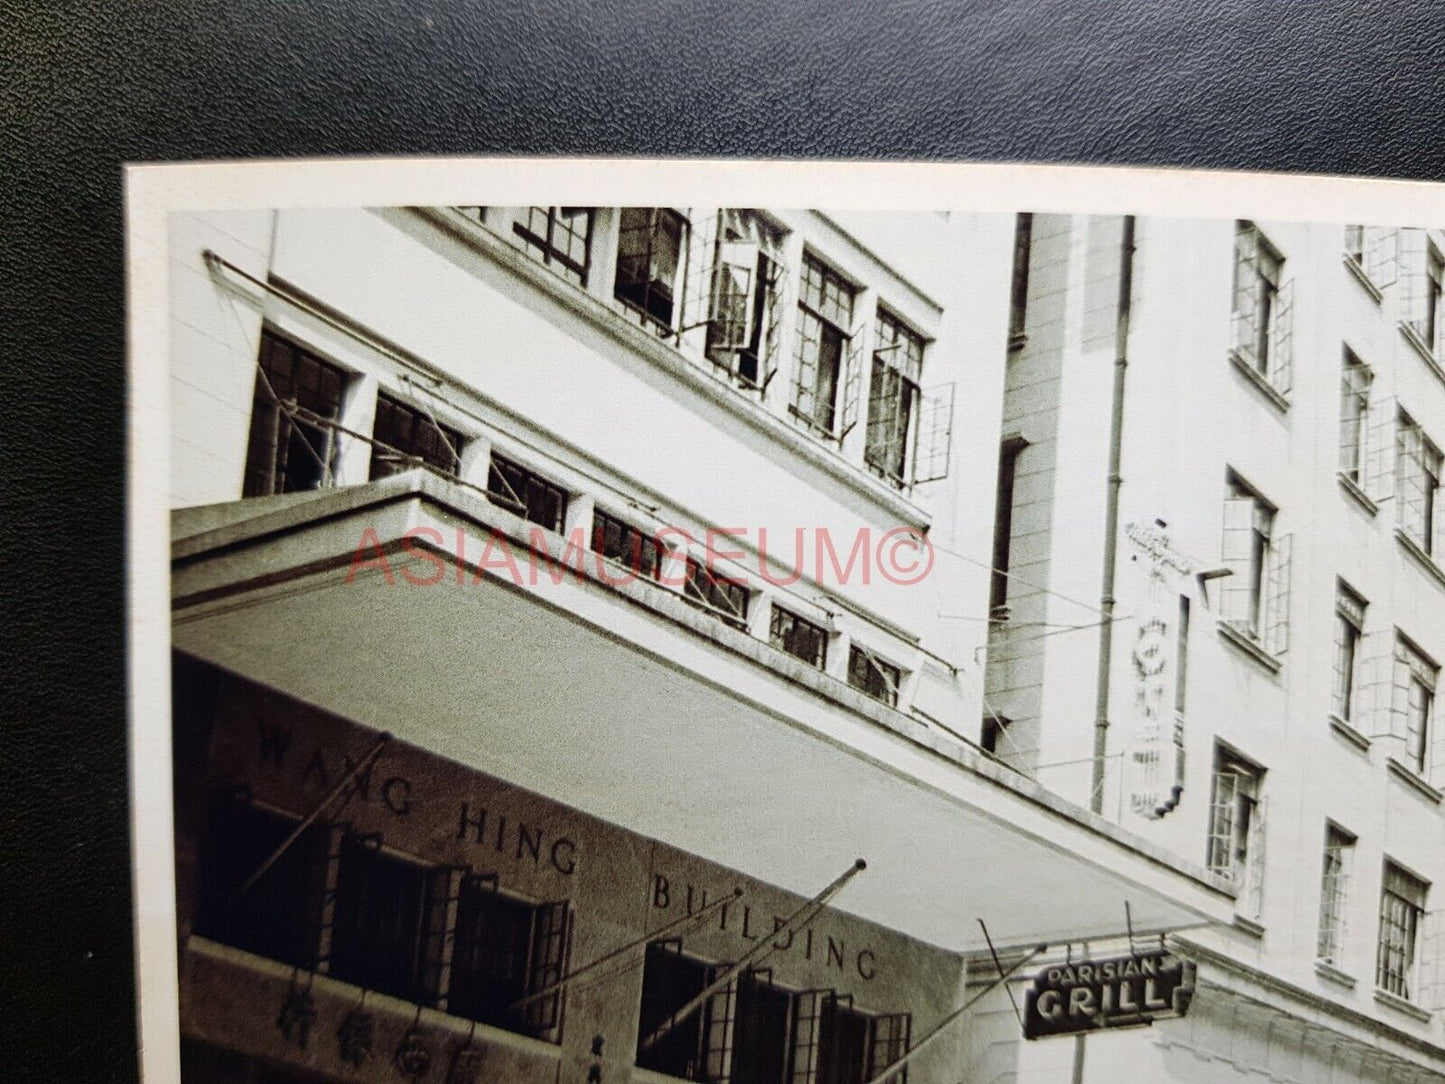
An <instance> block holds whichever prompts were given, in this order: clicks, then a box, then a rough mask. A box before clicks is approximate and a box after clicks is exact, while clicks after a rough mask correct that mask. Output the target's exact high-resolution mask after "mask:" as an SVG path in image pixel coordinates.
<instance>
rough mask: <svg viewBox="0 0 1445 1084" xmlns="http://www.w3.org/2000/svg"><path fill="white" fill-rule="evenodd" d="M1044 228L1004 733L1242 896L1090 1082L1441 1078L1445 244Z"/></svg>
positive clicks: (1000, 610)
mask: <svg viewBox="0 0 1445 1084" xmlns="http://www.w3.org/2000/svg"><path fill="white" fill-rule="evenodd" d="M1016 237H1017V241H1018V244H1017V250H1018V256H1017V260H1016V262H1015V271H1014V277H1013V282H1014V299H1013V306H1012V318H1011V333H1012V338H1011V342H1010V347H1009V349H1010V360H1009V362H1008V375H1007V386H1006V390H1005V394H1004V409H1003V414H1002V418H1003V426H1002V431H1001V433H1000V440H1001V458H1000V463H1001V471H1000V476H999V477H1000V498H999V507H1000V508H1001V510H1002V511H1001V514H1000V516H999V517H998V522H997V533H996V538H995V543H996V545H995V561H994V564H995V565H996V566H1000V567H1001V568H1003V569H1005V570H1006V571H1007V572H1008V573H1009V575H1007V576H999V577H997V579H996V582H995V586H994V590H993V593H992V595H991V599H990V602H991V606H992V614H993V617H994V621H993V624H992V626H991V632H990V645H989V653H988V654H989V662H988V676H987V682H986V686H987V688H986V699H987V702H988V704H987V708H986V716H987V719H986V722H985V732H986V744H987V745H988V746H989V747H990V748H991V749H993V750H994V751H995V752H996V754H997V755H998V756H999V757H1000V758H1001V759H1003V760H1004V761H1005V762H1006V763H1010V764H1012V765H1015V766H1017V767H1019V768H1020V769H1021V770H1022V771H1024V772H1026V773H1027V774H1029V775H1030V776H1031V777H1033V778H1036V779H1038V780H1039V781H1041V782H1043V783H1045V785H1047V786H1048V787H1049V788H1050V789H1052V790H1055V791H1057V792H1059V793H1062V794H1064V795H1066V796H1068V797H1071V798H1072V799H1073V800H1075V801H1078V802H1080V803H1081V804H1089V805H1090V806H1091V807H1092V808H1094V809H1096V810H1099V811H1100V812H1102V813H1103V814H1104V815H1105V816H1107V817H1110V818H1111V819H1113V820H1115V821H1116V822H1117V823H1119V824H1121V825H1125V826H1127V827H1129V829H1130V830H1131V831H1134V832H1137V833H1139V834H1140V835H1142V836H1144V837H1145V838H1148V839H1151V840H1153V841H1155V842H1157V843H1159V844H1161V845H1163V846H1165V847H1168V848H1169V849H1170V850H1172V851H1174V852H1175V853H1177V854H1180V855H1182V856H1185V857H1188V858H1190V859H1192V860H1194V861H1198V862H1202V863H1203V864H1205V865H1206V866H1207V867H1208V868H1209V869H1210V870H1212V871H1213V872H1215V873H1218V874H1221V875H1223V876H1225V877H1227V878H1229V879H1230V880H1231V881H1232V882H1233V883H1234V884H1235V885H1236V886H1237V888H1238V896H1237V898H1236V906H1235V914H1234V917H1233V920H1232V922H1230V923H1228V924H1226V925H1223V926H1218V927H1213V928H1210V929H1209V930H1204V931H1198V932H1195V933H1190V934H1186V935H1182V937H1181V940H1185V939H1187V940H1188V941H1189V942H1190V943H1191V944H1192V945H1194V946H1195V947H1196V949H1197V952H1196V955H1197V958H1198V961H1199V990H1198V992H1197V994H1196V998H1195V1002H1194V1006H1193V1008H1192V1010H1191V1014H1190V1016H1189V1017H1188V1018H1187V1019H1184V1020H1177V1021H1172V1022H1169V1023H1164V1024H1160V1025H1158V1026H1156V1027H1155V1028H1153V1029H1149V1030H1147V1031H1143V1030H1141V1031H1138V1032H1132V1033H1127V1034H1126V1033H1123V1032H1121V1033H1119V1034H1118V1035H1113V1036H1108V1037H1107V1042H1105V1041H1099V1040H1102V1039H1103V1038H1104V1037H1096V1039H1091V1040H1090V1044H1089V1046H1090V1050H1089V1052H1088V1053H1086V1054H1085V1055H1084V1057H1083V1060H1082V1065H1083V1073H1084V1076H1083V1079H1088V1080H1096V1079H1097V1080H1105V1079H1117V1076H1115V1075H1112V1074H1116V1073H1118V1072H1121V1071H1122V1068H1121V1067H1122V1066H1125V1065H1127V1066H1131V1067H1134V1068H1135V1070H1136V1071H1139V1072H1142V1074H1143V1076H1144V1077H1145V1078H1146V1079H1156V1078H1157V1079H1171V1080H1174V1079H1179V1080H1199V1081H1215V1080H1236V1079H1239V1076H1238V1073H1240V1072H1246V1073H1249V1074H1254V1075H1252V1076H1251V1079H1270V1080H1288V1081H1316V1080H1319V1081H1332V1080H1351V1081H1353V1080H1391V1079H1399V1080H1417V1079H1419V1080H1438V1079H1442V1074H1445V1018H1442V1009H1445V942H1442V939H1441V931H1442V929H1445V926H1442V918H1445V897H1442V893H1441V889H1440V887H1439V886H1440V885H1441V878H1442V877H1445V865H1442V863H1445V815H1442V809H1441V787H1442V785H1445V776H1442V772H1445V731H1442V730H1441V729H1440V727H1439V726H1438V725H1437V713H1436V711H1435V690H1436V687H1437V683H1438V674H1439V660H1440V659H1441V658H1442V657H1445V655H1442V652H1445V573H1442V568H1445V558H1442V557H1441V554H1442V552H1445V550H1442V548H1441V541H1440V539H1441V537H1442V536H1441V533H1440V528H1441V524H1442V523H1445V520H1442V519H1441V513H1440V501H1439V499H1438V496H1439V486H1440V458H1441V457H1440V448H1441V443H1440V441H1441V435H1440V434H1441V427H1442V426H1445V369H1442V367H1441V360H1442V358H1445V353H1442V339H1441V336H1440V329H1441V327H1442V321H1441V316H1442V315H1445V312H1442V310H1441V307H1440V280H1441V275H1440V267H1441V252H1442V251H1445V250H1442V244H1441V236H1440V235H1439V234H1438V233H1437V232H1436V231H1426V230H1419V229H1394V228H1390V229H1385V228H1375V227H1366V226H1350V227H1343V226H1336V225H1307V224H1300V223H1289V222H1251V221H1243V220H1240V221H1231V220H1225V219H1220V220H1210V221H1203V220H1172V219H1154V218H1140V219H1133V218H1119V217H1088V216H1060V215H1034V216H1028V215H1025V216H1022V217H1021V218H1020V220H1019V224H1018V231H1017V234H1016ZM1039 586H1043V587H1047V588H1048V589H1049V592H1048V593H1045V592H1042V591H1040V590H1038V587H1039ZM1079 689H1088V690H1089V691H1090V695H1088V696H1087V697H1080V696H1079V695H1077V690H1079ZM995 1009H996V1010H999V1009H1000V1006H997V1005H996V1006H995ZM1005 1015H1007V1007H1006V1006H1003V1007H1002V1009H1001V1014H1000V1019H1001V1020H1002V1019H1004V1017H1005ZM1007 1022H1008V1023H1012V1019H1011V1016H1009V1017H1008V1019H1007ZM1035 1046H1036V1047H1037V1048H1036V1049H1030V1050H1028V1051H1026V1052H1025V1054H1024V1055H1023V1056H1022V1057H1021V1058H1020V1060H1019V1062H1018V1065H1017V1076H1016V1077H1014V1078H1013V1079H1019V1080H1025V1079H1036V1080H1054V1079H1062V1077H1061V1076H1059V1073H1060V1072H1061V1071H1070V1072H1072V1071H1073V1061H1072V1056H1071V1055H1072V1052H1066V1053H1068V1054H1069V1055H1070V1056H1068V1057H1065V1058H1064V1060H1065V1062H1066V1063H1067V1064H1066V1067H1065V1070H1060V1068H1059V1059H1058V1057H1054V1058H1050V1055H1051V1054H1057V1053H1058V1051H1057V1050H1056V1049H1055V1050H1051V1051H1044V1050H1043V1049H1042V1046H1043V1044H1035ZM980 1079H991V1078H990V1077H987V1076H981V1077H980ZM1075 1079H1078V1078H1077V1077H1076V1078H1075Z"/></svg>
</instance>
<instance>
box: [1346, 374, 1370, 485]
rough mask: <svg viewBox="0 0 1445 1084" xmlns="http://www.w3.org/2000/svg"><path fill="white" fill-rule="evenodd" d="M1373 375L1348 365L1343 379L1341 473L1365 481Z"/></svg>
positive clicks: (1363, 483)
mask: <svg viewBox="0 0 1445 1084" xmlns="http://www.w3.org/2000/svg"><path fill="white" fill-rule="evenodd" d="M1372 381H1373V374H1372V373H1371V372H1370V370H1369V368H1368V367H1367V366H1365V365H1363V364H1357V363H1347V364H1346V365H1345V367H1344V369H1343V371H1342V376H1341V379H1340V470H1342V471H1345V472H1346V473H1348V474H1349V475H1350V477H1351V478H1352V479H1353V480H1355V481H1357V482H1359V484H1360V486H1361V488H1364V485H1365V481H1366V467H1367V464H1366V461H1365V460H1366V457H1367V455H1368V452H1367V447H1368V444H1369V439H1368V434H1369V431H1370V398H1369V397H1370V385H1371V383H1372Z"/></svg>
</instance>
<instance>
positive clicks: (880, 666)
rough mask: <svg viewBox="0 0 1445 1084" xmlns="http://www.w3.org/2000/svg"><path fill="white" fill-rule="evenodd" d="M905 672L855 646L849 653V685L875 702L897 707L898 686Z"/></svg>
mask: <svg viewBox="0 0 1445 1084" xmlns="http://www.w3.org/2000/svg"><path fill="white" fill-rule="evenodd" d="M902 679H903V671H902V670H900V669H898V667H896V666H893V665H892V664H890V663H886V662H884V661H883V660H882V659H880V658H877V657H876V656H874V655H873V654H872V653H871V652H868V651H864V650H863V649H862V648H860V647H858V646H856V645H855V646H853V647H852V648H851V649H850V650H849V652H848V684H849V685H851V686H853V688H855V689H858V690H859V691H861V692H865V693H867V694H868V695H869V696H871V697H873V699H875V700H881V701H883V703H885V704H889V705H892V706H895V707H896V706H897V704H898V684H899V682H900V681H901V680H902Z"/></svg>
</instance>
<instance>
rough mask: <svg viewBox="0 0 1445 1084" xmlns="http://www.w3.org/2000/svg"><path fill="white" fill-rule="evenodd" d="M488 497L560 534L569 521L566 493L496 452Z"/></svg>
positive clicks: (489, 471) (493, 454)
mask: <svg viewBox="0 0 1445 1084" xmlns="http://www.w3.org/2000/svg"><path fill="white" fill-rule="evenodd" d="M487 497H488V498H489V499H490V500H491V502H492V503H493V504H496V505H500V506H502V507H503V508H506V509H508V510H509V511H512V512H515V513H516V514H517V515H519V516H521V517H523V518H524V519H529V520H531V521H532V522H533V523H539V524H541V525H542V526H543V527H546V528H547V529H548V530H549V531H560V530H561V529H562V524H563V522H564V521H565V520H566V517H567V493H566V491H565V490H564V489H562V488H561V487H560V486H557V485H555V484H554V483H552V482H549V481H548V480H547V479H545V478H543V477H542V476H541V475H540V474H537V473H535V472H533V471H530V470H528V469H527V468H526V467H524V466H522V465H521V464H519V463H514V462H513V461H512V460H510V459H508V458H506V457H505V456H503V455H499V454H498V453H496V452H493V453H492V462H491V467H490V468H489V469H488V471H487Z"/></svg>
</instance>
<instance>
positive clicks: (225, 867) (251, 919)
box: [195, 796, 330, 968]
mask: <svg viewBox="0 0 1445 1084" xmlns="http://www.w3.org/2000/svg"><path fill="white" fill-rule="evenodd" d="M295 827H296V821H295V819H293V818H291V817H286V816H282V815H281V814H279V813H272V812H270V811H268V810H266V809H263V808H261V807H260V806H255V805H252V804H250V803H249V802H247V801H245V800H244V799H243V798H241V797H239V796H225V797H217V798H216V799H215V800H213V802H212V804H211V811H210V818H209V822H208V824H207V827H206V831H205V834H204V835H203V837H202V840H201V847H200V857H199V862H198V872H197V898H196V917H195V930H196V933H198V934H200V935H201V936H202V937H209V938H210V939H212V940H214V941H220V942H221V943H223V944H227V945H233V946H235V947H236V948H240V949H245V950H246V951H247V952H254V953H255V954H256V955H258V956H265V957H267V958H268V959H272V960H279V961H281V962H282V963H285V964H290V965H291V966H293V967H304V968H313V967H315V966H316V961H317V949H318V946H319V940H320V932H321V925H320V924H321V909H320V901H321V897H322V894H323V893H324V891H325V885H324V883H322V882H321V880H320V877H321V876H324V872H319V871H324V868H325V864H326V859H327V851H328V847H329V845H330V838H329V833H328V831H327V829H326V828H325V826H321V825H318V826H315V827H313V828H311V829H308V830H307V831H306V832H305V833H303V834H302V835H301V837H300V838H299V839H297V840H296V842H295V843H293V844H292V845H291V846H290V847H289V848H287V850H286V851H285V852H283V853H282V855H281V857H280V858H279V859H277V860H276V861H275V863H274V864H272V866H271V868H270V869H268V870H267V871H266V872H265V873H264V874H263V875H262V876H261V877H260V879H259V880H257V881H256V882H255V884H253V885H251V887H250V888H247V889H246V890H245V891H244V892H243V891H242V886H243V885H245V884H246V882H247V881H248V880H250V878H251V877H252V875H254V874H255V872H256V871H257V870H258V869H260V868H261V864H262V863H263V862H265V861H266V860H267V859H268V858H270V856H271V855H272V854H274V853H275V851H276V848H277V847H279V846H280V845H281V844H282V842H284V841H285V839H286V837H287V836H289V835H290V834H291V833H292V831H294V830H295Z"/></svg>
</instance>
